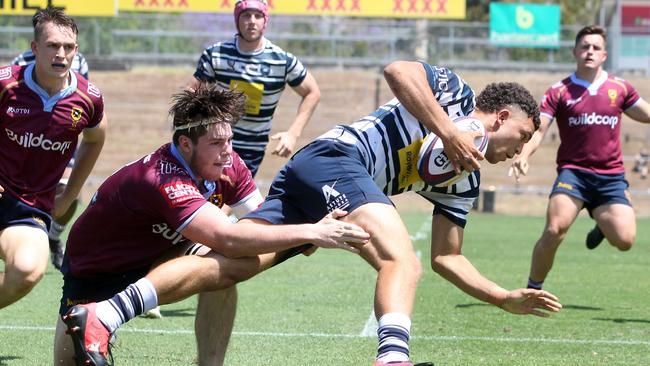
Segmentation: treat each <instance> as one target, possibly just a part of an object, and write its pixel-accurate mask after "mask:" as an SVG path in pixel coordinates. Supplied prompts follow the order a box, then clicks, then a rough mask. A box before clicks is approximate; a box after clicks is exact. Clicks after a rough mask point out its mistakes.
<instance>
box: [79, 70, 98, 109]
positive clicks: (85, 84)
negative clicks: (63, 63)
mask: <svg viewBox="0 0 650 366" xmlns="http://www.w3.org/2000/svg"><path fill="white" fill-rule="evenodd" d="M77 75H79V74H78V73H77ZM77 91H78V92H80V93H82V94H83V95H86V96H87V97H88V98H90V100H92V101H93V103H100V102H101V103H103V98H102V92H101V90H99V88H98V87H97V86H96V85H95V84H93V83H91V82H90V81H88V80H87V79H86V78H84V77H77Z"/></svg>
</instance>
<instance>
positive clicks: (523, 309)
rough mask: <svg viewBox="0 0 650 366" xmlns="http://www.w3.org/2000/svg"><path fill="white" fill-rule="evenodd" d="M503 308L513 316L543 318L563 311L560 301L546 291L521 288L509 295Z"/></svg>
mask: <svg viewBox="0 0 650 366" xmlns="http://www.w3.org/2000/svg"><path fill="white" fill-rule="evenodd" d="M501 308H502V309H503V310H505V311H508V312H510V313H513V314H523V315H536V316H540V317H543V318H547V317H549V316H550V314H549V313H548V312H552V313H557V312H558V311H560V310H561V309H562V304H560V302H559V299H558V298H557V297H556V296H555V295H553V294H552V293H550V292H548V291H544V290H535V289H531V288H520V289H517V290H512V291H510V292H509V293H508V296H507V298H506V300H505V301H504V302H503V304H501Z"/></svg>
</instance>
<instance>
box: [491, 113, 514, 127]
mask: <svg viewBox="0 0 650 366" xmlns="http://www.w3.org/2000/svg"><path fill="white" fill-rule="evenodd" d="M511 115H512V112H510V110H509V109H507V108H502V109H500V110H498V111H497V112H496V121H494V128H493V131H497V130H498V129H499V128H501V126H503V124H504V123H505V122H506V120H507V119H508V118H510V116H511Z"/></svg>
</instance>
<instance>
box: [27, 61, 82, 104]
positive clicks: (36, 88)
mask: <svg viewBox="0 0 650 366" xmlns="http://www.w3.org/2000/svg"><path fill="white" fill-rule="evenodd" d="M34 65H35V64H34V63H32V64H29V65H28V66H27V68H26V69H25V84H26V85H27V87H28V88H30V89H31V90H32V91H33V92H34V93H36V95H38V96H39V97H40V98H41V101H43V110H44V111H45V112H52V109H53V108H54V106H55V105H56V103H57V102H58V101H59V100H61V99H63V98H65V97H67V96H68V95H70V94H72V93H73V92H74V91H75V90H77V77H76V76H75V74H74V72H70V71H68V75H70V85H68V86H67V87H66V88H65V89H62V90H60V91H59V92H58V93H56V94H54V95H52V96H50V95H49V94H48V93H47V92H46V91H45V89H43V88H41V86H40V85H38V84H36V81H34V77H33V76H32V74H33V72H34Z"/></svg>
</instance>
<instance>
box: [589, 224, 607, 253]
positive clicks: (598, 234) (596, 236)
mask: <svg viewBox="0 0 650 366" xmlns="http://www.w3.org/2000/svg"><path fill="white" fill-rule="evenodd" d="M603 239H605V235H604V234H603V232H602V231H600V228H598V225H596V226H594V228H593V229H591V231H589V232H588V233H587V239H586V240H585V245H586V246H587V249H594V248H596V247H597V246H599V245H600V243H602V242H603Z"/></svg>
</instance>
